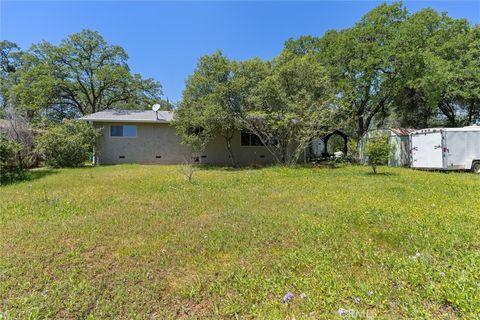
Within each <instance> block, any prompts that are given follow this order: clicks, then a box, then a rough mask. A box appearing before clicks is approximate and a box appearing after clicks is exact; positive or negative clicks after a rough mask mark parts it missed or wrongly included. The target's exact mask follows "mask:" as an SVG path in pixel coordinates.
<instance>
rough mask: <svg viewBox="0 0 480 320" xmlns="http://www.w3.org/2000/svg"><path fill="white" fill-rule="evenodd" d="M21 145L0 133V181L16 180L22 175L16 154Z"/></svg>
mask: <svg viewBox="0 0 480 320" xmlns="http://www.w3.org/2000/svg"><path fill="white" fill-rule="evenodd" d="M21 149H22V146H21V145H20V144H18V143H16V142H14V141H11V140H8V139H6V138H5V137H4V136H3V135H0V183H6V182H10V181H13V180H16V179H17V178H18V177H20V176H22V175H23V170H22V166H21V165H20V163H19V161H18V154H19V152H20V151H21Z"/></svg>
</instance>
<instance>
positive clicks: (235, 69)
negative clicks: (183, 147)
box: [175, 51, 263, 164]
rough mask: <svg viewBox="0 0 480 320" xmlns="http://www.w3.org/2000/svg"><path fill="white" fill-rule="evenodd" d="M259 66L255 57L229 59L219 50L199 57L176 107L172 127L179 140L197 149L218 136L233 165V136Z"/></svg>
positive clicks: (256, 76)
mask: <svg viewBox="0 0 480 320" xmlns="http://www.w3.org/2000/svg"><path fill="white" fill-rule="evenodd" d="M262 65H263V63H262V62H261V61H260V60H258V59H254V60H252V61H248V62H235V61H231V60H229V59H228V58H227V57H225V56H224V54H223V53H222V52H220V51H217V52H215V53H213V54H211V55H206V56H203V57H201V58H200V60H199V62H198V64H197V67H196V69H195V71H194V73H193V74H192V75H191V76H190V77H189V78H188V79H187V81H186V83H185V90H184V91H183V97H182V102H181V103H180V104H179V106H178V108H177V110H176V115H175V126H176V129H177V133H178V134H179V135H180V137H181V139H182V142H183V143H185V144H187V145H189V146H191V147H192V149H193V151H194V152H200V151H203V150H204V149H205V148H206V146H207V145H208V143H209V142H210V141H212V140H213V139H215V138H216V137H218V136H220V137H222V139H223V140H224V141H225V146H226V152H227V154H228V156H229V158H230V161H231V163H232V164H235V155H234V153H233V149H232V139H233V137H234V134H235V132H237V131H238V130H239V129H241V121H240V119H241V115H242V114H243V112H244V108H245V100H246V98H247V96H248V90H249V88H251V87H252V86H253V85H254V83H255V82H256V81H258V80H257V79H258V75H257V74H258V73H259V72H261V70H262Z"/></svg>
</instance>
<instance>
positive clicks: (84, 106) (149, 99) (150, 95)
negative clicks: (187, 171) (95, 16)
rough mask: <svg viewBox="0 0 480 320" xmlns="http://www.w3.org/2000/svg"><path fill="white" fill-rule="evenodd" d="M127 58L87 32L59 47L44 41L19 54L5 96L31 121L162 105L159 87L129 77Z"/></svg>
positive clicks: (120, 50) (165, 105)
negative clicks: (158, 103)
mask: <svg viewBox="0 0 480 320" xmlns="http://www.w3.org/2000/svg"><path fill="white" fill-rule="evenodd" d="M127 60H128V55H127V53H126V52H125V50H124V49H123V48H122V47H120V46H116V45H109V44H108V43H107V42H106V41H105V40H104V39H103V37H102V36H101V35H100V34H99V33H98V32H95V31H91V30H82V31H81V32H79V33H75V34H72V35H70V36H69V37H68V38H67V39H65V40H62V41H61V42H60V44H59V45H58V46H55V45H52V44H50V43H48V42H42V43H39V44H36V45H34V46H32V48H31V49H30V50H29V51H28V52H26V53H23V55H22V63H21V65H19V66H18V67H17V68H16V69H15V72H14V78H15V81H14V82H13V83H12V85H11V90H9V91H8V93H6V96H7V97H6V98H8V99H10V100H15V101H16V104H17V105H18V108H19V109H20V110H24V111H26V112H27V113H28V114H29V116H30V120H32V119H33V118H38V117H40V116H42V115H47V116H52V118H53V119H54V120H56V121H58V120H59V119H60V120H61V119H63V118H72V117H76V116H79V115H86V114H90V113H94V112H98V111H101V110H104V109H111V108H122V109H132V108H135V109H144V108H145V109H146V108H149V107H150V106H151V105H152V104H153V103H157V102H160V101H161V99H160V95H161V86H160V84H159V83H158V82H156V81H154V80H153V79H143V78H142V77H141V76H140V75H139V74H132V73H131V71H130V68H129V66H128V64H127ZM162 105H164V107H165V108H171V105H170V104H169V103H163V104H162Z"/></svg>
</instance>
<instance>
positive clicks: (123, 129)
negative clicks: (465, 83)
mask: <svg viewBox="0 0 480 320" xmlns="http://www.w3.org/2000/svg"><path fill="white" fill-rule="evenodd" d="M110 136H112V137H136V136H137V126H110Z"/></svg>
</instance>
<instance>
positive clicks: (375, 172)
mask: <svg viewBox="0 0 480 320" xmlns="http://www.w3.org/2000/svg"><path fill="white" fill-rule="evenodd" d="M372 169H373V173H374V174H377V167H376V166H374V165H372Z"/></svg>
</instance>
